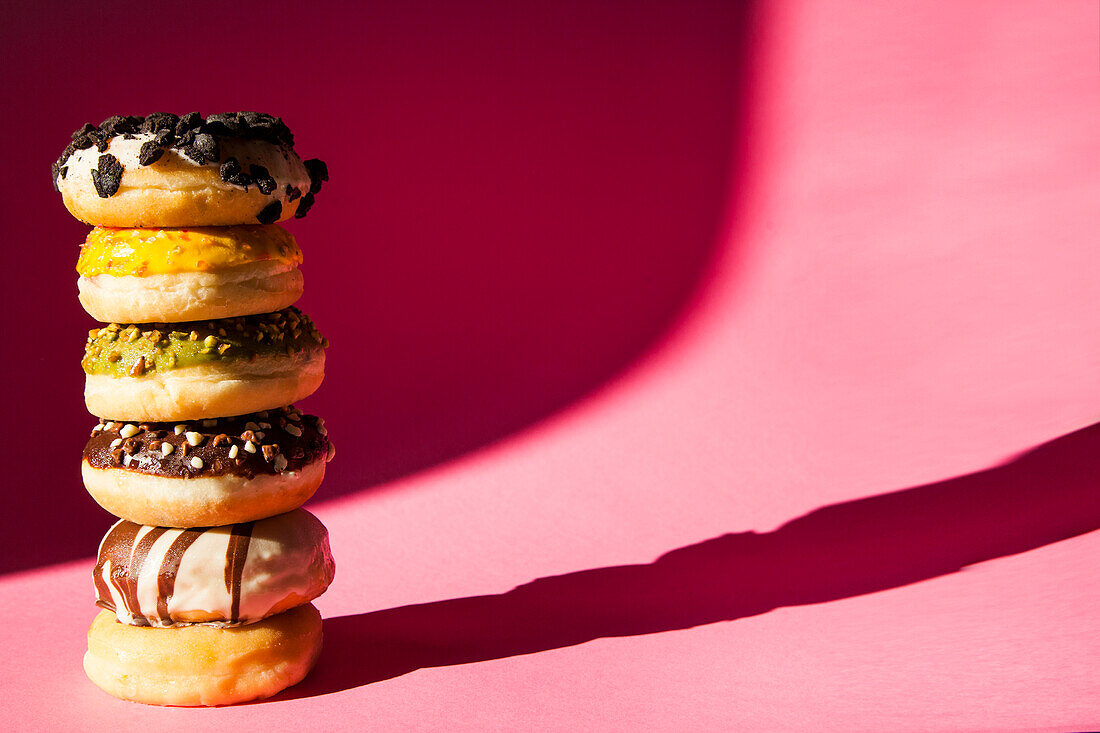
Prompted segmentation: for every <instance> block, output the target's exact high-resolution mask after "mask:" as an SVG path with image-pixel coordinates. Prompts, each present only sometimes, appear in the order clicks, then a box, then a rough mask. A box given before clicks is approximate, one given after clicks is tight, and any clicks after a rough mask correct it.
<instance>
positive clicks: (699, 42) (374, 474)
mask: <svg viewBox="0 0 1100 733" xmlns="http://www.w3.org/2000/svg"><path fill="white" fill-rule="evenodd" d="M196 2H197V3H198V6H205V5H210V6H211V8H210V10H209V12H211V13H216V14H217V16H218V17H219V22H220V23H222V24H223V26H225V27H228V28H233V27H242V28H248V29H249V31H248V33H245V34H238V35H237V36H235V41H234V54H235V56H236V57H238V58H267V57H268V56H269V55H270V48H269V47H268V43H269V39H271V38H280V37H284V36H285V35H286V32H287V31H288V28H287V27H286V26H287V24H288V23H289V24H291V25H293V31H292V35H293V37H295V38H298V39H300V45H301V47H302V48H303V50H305V51H306V53H304V54H303V55H302V56H303V60H302V61H301V62H299V63H295V64H285V65H283V66H282V67H280V73H279V74H278V75H272V74H269V73H267V71H266V70H264V69H262V68H260V67H256V74H257V78H252V77H249V76H240V75H233V74H231V75H226V74H225V73H224V68H223V66H224V57H222V56H219V55H218V54H212V53H209V49H207V48H205V47H203V46H202V45H201V44H199V45H195V44H183V45H181V46H180V47H179V48H175V47H174V50H173V59H174V62H175V63H177V64H178V66H179V67H180V68H187V69H188V77H189V78H191V79H196V80H198V79H201V80H202V84H201V87H200V88H201V92H202V93H201V96H198V97H196V98H195V101H194V102H181V98H180V96H179V94H180V91H179V90H177V89H176V88H174V87H172V88H166V87H165V85H164V84H163V83H162V82H163V79H162V78H161V73H162V72H161V70H159V69H157V68H155V67H154V66H149V67H148V68H147V69H146V68H144V67H143V68H135V69H133V74H130V75H128V76H126V77H125V78H123V77H118V78H117V79H116V78H114V77H112V78H105V79H102V80H101V82H102V83H101V84H97V85H96V87H95V90H94V94H92V93H91V88H89V89H88V90H84V89H82V88H79V86H78V87H77V88H74V87H73V86H72V84H71V83H70V82H71V69H72V67H73V65H74V62H75V63H76V64H77V65H81V63H83V62H84V61H85V60H87V59H95V63H96V64H99V65H109V64H110V63H112V61H111V58H112V57H111V54H112V53H114V52H115V51H114V50H113V49H111V48H105V47H103V45H102V44H101V43H99V42H98V40H97V39H96V38H95V37H94V35H89V34H88V33H87V32H86V28H85V25H86V23H85V21H84V19H82V17H81V16H79V15H73V14H71V13H64V12H60V11H59V10H58V7H59V4H58V3H43V4H31V5H28V6H27V12H25V13H21V14H18V15H17V16H15V17H14V18H13V19H12V23H11V24H9V26H7V27H5V31H6V32H7V33H8V36H9V37H10V40H11V41H12V43H11V44H8V45H7V46H5V47H0V57H3V58H8V57H9V56H10V57H11V59H9V60H11V61H12V65H13V68H22V67H20V63H22V64H23V66H25V65H26V64H25V61H22V62H21V61H20V59H21V58H25V57H27V56H26V55H27V54H32V55H30V56H29V57H31V58H35V59H36V61H40V64H36V66H35V68H34V69H31V70H30V71H32V72H33V79H34V81H33V83H31V82H28V81H25V80H24V79H23V75H16V77H17V80H16V81H17V82H18V84H19V85H24V84H26V85H27V88H28V89H32V90H33V89H41V88H64V89H66V90H68V91H69V92H71V94H69V93H67V94H65V95H45V96H43V95H37V96H36V100H37V101H36V105H37V106H36V111H35V119H36V121H40V122H41V124H42V127H41V129H40V130H39V129H37V128H36V132H35V134H28V132H27V130H26V129H23V127H20V125H25V124H26V115H25V114H23V113H22V112H21V111H20V112H19V113H15V112H13V113H12V114H9V115H7V116H0V133H3V137H4V138H5V139H18V140H21V141H23V142H22V144H20V145H18V146H8V148H6V149H5V154H7V155H10V156H12V159H11V160H10V161H9V168H10V169H13V170H18V171H27V172H28V178H29V180H32V181H35V182H36V184H35V185H32V186H24V185H23V183H22V181H21V180H20V181H19V189H18V195H19V201H20V206H18V207H14V208H12V209H11V211H9V212H8V216H7V217H6V218H5V220H4V224H5V226H6V227H7V230H6V231H7V232H8V238H9V239H10V240H11V241H27V242H42V243H43V244H45V243H50V246H41V247H25V248H22V249H19V248H17V249H18V251H17V252H15V251H13V252H12V256H13V257H23V256H25V257H26V259H25V260H21V261H13V263H10V266H9V267H8V268H6V269H5V270H4V272H0V277H5V278H10V283H8V285H9V286H8V287H4V288H2V289H0V290H2V291H3V292H4V293H5V294H6V296H10V297H8V301H10V303H9V302H7V301H6V304H7V305H8V306H9V310H8V319H7V323H8V324H9V326H10V331H11V332H10V333H9V337H10V340H11V341H12V343H33V344H35V345H36V347H35V352H34V353H33V354H29V355H24V356H21V357H20V358H10V359H4V360H0V378H2V379H3V381H4V383H5V384H9V385H32V384H35V385H49V386H50V388H49V389H11V390H9V392H10V393H11V394H9V395H7V396H8V398H9V402H8V404H7V408H8V411H9V413H10V414H12V415H17V416H19V417H18V423H17V424H13V430H15V429H17V430H18V431H19V435H20V436H22V437H21V439H20V440H14V439H12V440H7V441H3V442H0V451H3V456H2V458H3V463H4V465H5V466H6V467H7V469H8V475H7V482H6V485H7V486H8V487H9V488H7V489H6V490H4V493H3V495H4V499H5V508H6V510H7V511H8V513H9V516H12V517H21V518H25V519H27V520H32V519H33V520H40V519H42V518H44V517H48V518H49V519H50V522H51V524H50V526H51V531H50V536H49V541H48V542H43V541H42V538H41V530H40V528H39V526H38V525H37V524H36V523H35V522H34V521H27V522H19V523H16V526H14V527H12V528H10V530H9V531H8V532H5V533H0V572H10V571H13V570H19V569H24V568H30V567H36V566H42V565H49V564H52V563H56V562H61V561H65V560H70V559H73V558H77V557H81V556H87V555H89V554H92V553H94V551H95V548H96V546H97V544H98V542H99V539H100V537H101V536H102V533H103V531H104V530H105V529H106V528H107V527H108V526H109V524H110V522H111V521H112V520H111V518H110V517H109V516H108V515H107V514H106V513H105V512H103V511H101V510H100V509H99V508H98V507H97V506H96V505H95V503H94V502H93V501H92V500H91V499H90V498H89V497H88V496H87V495H86V493H85V492H84V491H83V489H82V488H81V485H80V474H79V469H78V467H79V460H80V459H79V455H80V446H81V445H82V444H83V442H84V441H85V440H86V439H87V435H88V432H87V431H88V430H90V429H91V427H92V425H93V424H94V420H93V419H92V418H90V417H89V416H88V415H87V413H86V412H85V411H84V406H83V402H82V400H81V395H80V390H81V373H80V371H79V367H78V366H77V361H78V360H79V353H80V344H81V343H82V342H83V340H84V337H85V334H86V331H85V329H87V328H90V327H92V326H93V325H94V324H93V323H92V322H91V321H90V320H89V319H88V318H87V317H86V316H84V314H82V313H81V311H80V307H79V305H78V304H77V302H76V299H75V298H74V297H72V296H73V295H75V288H74V287H73V280H74V277H75V276H74V273H73V270H72V267H73V263H74V261H75V259H76V248H75V246H72V245H74V244H75V243H76V242H79V241H80V240H81V239H82V238H83V237H84V235H85V233H86V231H87V229H86V227H84V226H83V225H81V224H79V223H78V222H76V221H74V220H73V219H72V218H71V217H69V216H68V215H67V214H66V213H65V211H64V209H63V208H62V207H61V204H60V201H59V200H58V197H57V195H56V194H55V193H54V191H52V190H51V188H50V186H49V185H48V183H47V182H46V179H45V173H44V171H46V170H47V169H48V168H49V164H50V162H51V161H52V160H53V159H54V158H55V157H56V155H57V153H58V151H59V148H60V147H61V145H62V144H63V143H64V141H65V140H66V139H67V138H68V135H69V132H70V131H71V130H72V129H73V128H74V127H76V126H77V125H78V124H79V123H80V122H81V121H82V119H83V117H84V116H85V115H86V116H87V117H89V118H92V119H97V120H98V119H101V118H103V117H105V116H107V115H109V114H117V113H120V112H121V113H127V112H137V113H146V112H148V111H150V109H155V108H168V109H175V111H178V112H184V111H187V110H186V109H180V108H179V105H180V104H186V105H187V106H188V108H190V107H191V106H198V107H201V109H202V111H203V112H212V111H215V110H218V109H237V108H239V107H240V106H241V105H242V104H244V105H250V104H253V103H255V102H249V101H247V100H264V102H262V103H257V106H264V108H266V109H269V110H270V111H272V112H277V113H281V114H283V115H284V116H285V117H286V119H287V120H288V122H289V124H290V125H291V126H292V127H293V129H294V130H295V133H296V135H297V139H298V140H299V141H300V145H299V147H300V148H301V150H302V152H303V154H304V155H308V156H313V155H317V156H320V157H322V158H325V159H327V160H328V163H329V168H330V170H331V173H332V181H331V182H330V183H329V184H327V185H326V186H325V190H324V192H323V193H322V195H321V196H319V197H318V204H317V206H316V208H315V209H314V211H313V213H311V214H310V216H309V218H307V219H306V220H304V221H302V222H300V223H297V222H291V223H290V226H291V227H293V228H294V230H295V233H296V236H297V238H298V240H299V242H300V243H301V246H302V249H303V251H304V252H305V258H306V259H305V263H304V266H303V270H304V272H305V275H306V294H305V297H304V298H303V299H302V301H301V305H302V307H303V309H305V310H306V311H308V312H309V313H310V314H311V315H312V316H313V317H314V320H316V322H317V323H318V324H319V326H320V327H321V329H322V331H324V332H325V333H326V335H328V336H329V337H330V338H331V340H332V343H333V346H332V348H331V349H330V351H329V359H328V364H327V371H328V374H327V378H326V382H325V385H324V387H323V388H322V389H321V390H320V391H319V392H318V394H317V395H316V396H314V397H311V398H310V399H309V400H308V401H306V402H305V403H303V404H302V407H303V409H306V410H308V411H309V412H312V413H315V414H318V415H322V416H323V417H325V419H326V420H327V421H328V424H329V426H330V429H331V431H332V434H333V436H334V437H335V440H336V442H337V443H339V445H340V449H341V456H342V458H340V459H338V461H339V462H338V463H337V464H335V466H334V469H333V470H332V471H330V472H329V474H328V477H327V479H326V481H325V483H324V485H323V486H322V487H321V489H320V491H319V492H318V494H317V497H316V500H318V501H323V500H325V499H330V498H333V497H337V496H341V495H345V494H349V493H354V492H358V491H363V490H365V489H369V488H371V487H374V486H377V485H379V484H381V483H384V482H386V481H389V480H391V479H394V478H396V477H399V476H402V475H406V474H409V473H412V472H415V471H418V470H420V469H423V468H426V467H429V466H432V465H435V464H439V463H441V462H444V461H447V460H450V459H452V458H455V457H457V456H459V455H462V454H463V453H466V452H468V451H471V450H474V449H476V448H478V447H479V446H483V445H485V444H487V443H490V442H493V441H496V440H499V439H501V438H502V437H504V436H506V435H508V434H510V433H512V432H514V431H516V430H519V429H522V428H524V427H525V426H529V425H531V424H533V423H535V422H537V421H539V420H541V419H543V418H545V417H547V416H549V415H551V414H553V413H554V412H556V411H558V410H561V409H563V408H565V407H567V406H568V405H570V404H571V403H573V402H575V401H576V400H578V399H580V398H581V397H583V396H584V395H585V394H588V393H590V392H591V391H593V390H595V389H597V388H599V387H600V386H601V385H603V384H605V383H607V382H608V381H609V380H610V379H612V378H614V377H615V375H617V374H619V373H621V372H622V371H624V370H625V369H628V368H629V367H630V366H631V365H632V364H633V363H635V362H636V360H637V359H639V358H640V357H641V356H642V355H643V354H644V353H646V351H647V350H649V349H651V348H653V347H654V345H655V344H656V343H657V342H658V341H659V339H660V338H661V337H662V336H663V335H664V334H666V333H667V332H668V331H669V330H670V329H671V328H673V327H674V325H675V323H676V321H677V319H678V318H679V317H681V315H682V313H683V311H684V309H685V308H686V307H687V306H688V303H689V302H690V301H691V299H692V297H693V295H694V294H695V293H696V292H697V291H698V290H699V288H700V284H701V282H702V281H703V280H704V278H705V277H706V275H707V272H708V268H709V267H710V263H711V262H712V261H713V259H714V257H715V254H716V248H717V246H718V245H719V228H720V227H721V226H722V223H723V217H724V216H726V215H727V209H728V206H729V202H730V199H731V198H733V199H736V196H731V190H730V189H731V188H733V187H736V185H738V181H739V180H740V179H739V177H738V175H737V168H738V167H739V165H740V163H739V162H738V160H739V155H738V152H739V150H740V147H739V146H741V145H743V144H744V136H743V135H742V126H741V118H742V115H741V112H742V108H743V105H744V104H745V94H744V91H743V87H744V85H745V83H746V79H747V76H748V74H749V70H748V68H747V65H746V63H745V62H746V60H747V59H748V58H749V56H750V54H751V48H750V40H751V39H750V35H751V34H750V27H749V26H750V18H749V15H750V13H749V3H747V2H729V3H714V2H709V1H707V0H660V1H658V2H652V3H644V4H639V3H629V2H600V3H592V2H587V1H585V0H562V1H561V2H554V3H535V4H527V5H517V4H516V3H514V2H508V1H507V0H489V2H484V3H477V4H470V3H446V2H441V1H440V0H417V1H416V2H408V3H365V4H364V3H344V4H334V5H333V6H332V7H331V8H328V9H327V11H326V12H325V13H306V14H299V15H297V16H293V17H292V16H287V15H286V14H279V13H268V12H262V13H261V12H257V10H256V7H253V6H254V5H255V3H239V4H234V5H232V6H229V5H226V4H224V3H213V2H212V0H196ZM132 5H133V6H134V7H132V8H128V10H127V12H126V13H123V14H120V15H119V17H118V20H119V22H122V23H133V24H134V27H147V26H148V27H152V26H151V25H150V24H155V23H156V22H158V21H157V20H156V19H154V18H153V17H152V16H153V15H155V13H154V10H155V9H151V8H149V7H146V5H142V4H140V3H132ZM198 6H196V8H195V9H193V10H194V12H195V13H197V14H202V12H204V11H203V10H201V9H199V8H198ZM147 15H148V16H149V17H146V16H147ZM123 30H125V26H124V27H123ZM130 35H132V36H133V39H132V43H131V44H129V45H127V47H126V49H125V51H124V53H125V57H126V58H133V57H146V56H148V57H150V58H153V57H156V56H158V55H159V54H163V49H162V48H161V43H162V40H163V39H159V38H157V37H155V35H154V36H150V35H149V34H143V33H138V34H130ZM42 38H49V39H50V43H51V44H53V45H54V46H58V47H64V48H65V49H66V53H65V54H64V55H63V56H57V55H56V54H55V55H52V56H51V55H48V54H47V55H42V54H40V53H36V52H34V49H36V48H38V47H40V46H41V39H42ZM55 57H56V58H55ZM120 63H121V61H120ZM242 73H245V72H242ZM20 88H22V87H20ZM134 89H146V90H149V91H150V92H152V91H153V90H161V89H165V90H166V91H165V92H164V93H163V96H154V97H151V98H148V101H147V102H144V103H142V104H148V105H151V107H150V109H133V108H132V107H131V105H133V104H134V102H133V99H134V95H133V90H134ZM242 90H247V97H246V98H242V97H241V96H240V95H241V94H242ZM85 92H87V94H85ZM30 93H31V92H29V91H28V94H30ZM73 94H75V95H76V96H72V95H73ZM26 96H27V95H20V94H14V95H9V97H10V98H9V100H8V102H0V104H12V105H18V104H21V103H20V102H18V100H21V99H24V98H25V97H26ZM184 99H187V97H184ZM12 100H15V101H12ZM13 109H15V108H14V107H13ZM20 109H21V108H20ZM73 115H79V117H77V118H74V117H73ZM36 124H37V122H36ZM735 146H737V147H735ZM32 171H33V172H34V175H33V176H30V175H29V172H32ZM12 181H13V182H14V181H16V178H15V177H12ZM39 181H41V186H38V185H37V182H39ZM13 190H14V189H13ZM54 244H57V245H59V246H53V245H54ZM60 245H68V246H60ZM27 272H33V273H34V275H35V277H34V284H33V286H34V288H35V292H34V293H31V292H30V288H31V286H30V285H28V283H27V279H26V273H27ZM5 282H6V283H7V282H8V281H7V280H6V281H5ZM43 329H46V330H47V331H48V333H49V334H50V336H51V338H42V334H43ZM74 349H76V351H75V353H74ZM32 447H33V448H35V449H37V452H34V453H33V454H28V449H29V448H32ZM42 447H46V448H48V450H49V451H50V453H49V456H50V457H49V459H46V460H42V459H40V458H38V456H39V455H40V452H41V450H40V449H41V448H42ZM28 455H33V457H31V458H28Z"/></svg>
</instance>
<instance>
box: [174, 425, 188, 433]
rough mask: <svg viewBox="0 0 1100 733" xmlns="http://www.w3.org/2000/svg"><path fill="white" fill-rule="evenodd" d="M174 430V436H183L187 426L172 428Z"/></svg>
mask: <svg viewBox="0 0 1100 733" xmlns="http://www.w3.org/2000/svg"><path fill="white" fill-rule="evenodd" d="M174 430H175V433H176V435H183V434H184V433H186V432H187V426H186V425H177V426H176V427H175V428H174Z"/></svg>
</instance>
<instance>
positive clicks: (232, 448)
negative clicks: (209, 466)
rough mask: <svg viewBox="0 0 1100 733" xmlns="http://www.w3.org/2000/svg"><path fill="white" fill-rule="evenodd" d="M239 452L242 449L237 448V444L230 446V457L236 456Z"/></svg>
mask: <svg viewBox="0 0 1100 733" xmlns="http://www.w3.org/2000/svg"><path fill="white" fill-rule="evenodd" d="M238 453H240V451H239V450H237V446H235V445H234V446H230V448H229V457H230V458H236V457H237V454H238Z"/></svg>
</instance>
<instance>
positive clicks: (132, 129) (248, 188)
mask: <svg viewBox="0 0 1100 733" xmlns="http://www.w3.org/2000/svg"><path fill="white" fill-rule="evenodd" d="M53 179H54V186H55V187H56V188H57V190H58V191H60V192H61V196H62V198H63V199H64V201H65V206H66V208H68V210H69V212H70V213H71V214H72V215H73V216H75V217H76V218H77V219H80V220H81V221H84V222H87V223H89V224H96V225H103V226H115V227H184V226H229V225H233V224H257V223H259V224H272V223H274V222H277V221H283V220H285V219H289V218H290V217H291V216H294V217H298V218H300V217H302V216H305V214H306V212H307V211H309V209H310V207H312V206H313V201H314V196H315V195H316V194H317V192H318V191H320V189H321V184H322V182H323V181H326V180H328V169H327V168H326V166H325V164H324V163H323V162H322V161H320V160H317V159H312V160H307V161H305V162H303V161H302V160H301V158H299V157H298V154H297V153H296V152H295V151H294V136H293V135H292V134H291V132H290V130H289V129H288V128H287V126H286V125H285V124H283V121H282V120H280V119H279V118H278V117H272V116H271V115H266V114H261V113H258V112H231V113H228V114H217V115H210V116H209V117H206V118H203V117H202V116H200V115H199V113H197V112H192V113H190V114H187V115H184V116H183V117H177V116H176V115H174V114H169V113H155V114H151V115H149V116H147V117H134V116H126V117H110V118H108V119H106V120H104V121H103V122H102V123H100V124H99V125H98V126H95V125H91V124H85V125H84V127H82V128H81V129H79V130H77V131H76V132H75V133H73V141H72V142H71V143H70V144H69V145H68V147H66V148H65V150H64V152H63V153H62V154H61V157H60V158H58V160H57V161H56V162H55V163H54V166H53Z"/></svg>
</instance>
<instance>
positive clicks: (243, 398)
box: [81, 307, 328, 422]
mask: <svg viewBox="0 0 1100 733" xmlns="http://www.w3.org/2000/svg"><path fill="white" fill-rule="evenodd" d="M327 346H328V340H327V339H325V338H324V337H323V336H322V335H321V334H320V333H319V332H318V331H317V329H316V328H315V327H314V325H313V322H312V321H310V320H309V318H308V317H307V316H306V315H305V314H303V313H302V312H301V311H299V310H298V309H297V308H294V307H290V308H286V309H284V310H281V311H277V312H275V313H265V314H262V315H253V316H243V317H240V318H223V319H220V320H216V321H190V322H186V323H173V324H165V323H147V324H140V325H138V324H130V325H127V326H123V325H120V324H118V323H111V324H108V325H107V326H104V327H103V328H98V329H94V330H92V331H91V332H89V335H88V341H87V343H86V345H85V348H84V359H83V360H82V361H81V366H82V367H83V368H84V373H85V375H86V377H85V382H84V402H85V404H86V405H87V407H88V411H89V412H91V413H92V414H93V415H96V416H97V417H102V418H107V419H109V420H125V421H138V422H160V421H168V420H173V421H180V420H194V419H202V418H217V417H226V416H230V415H240V414H244V413H249V412H259V411H260V410H270V409H273V408H276V407H280V406H282V405H288V404H290V403H292V402H296V401H298V400H300V399H303V398H305V397H308V396H309V395H310V394H312V393H313V392H314V391H315V390H316V389H317V387H319V386H320V384H321V381H322V380H323V379H324V374H325V352H324V350H325V347H327Z"/></svg>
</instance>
